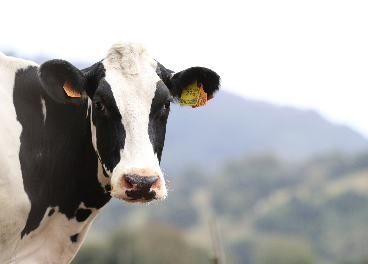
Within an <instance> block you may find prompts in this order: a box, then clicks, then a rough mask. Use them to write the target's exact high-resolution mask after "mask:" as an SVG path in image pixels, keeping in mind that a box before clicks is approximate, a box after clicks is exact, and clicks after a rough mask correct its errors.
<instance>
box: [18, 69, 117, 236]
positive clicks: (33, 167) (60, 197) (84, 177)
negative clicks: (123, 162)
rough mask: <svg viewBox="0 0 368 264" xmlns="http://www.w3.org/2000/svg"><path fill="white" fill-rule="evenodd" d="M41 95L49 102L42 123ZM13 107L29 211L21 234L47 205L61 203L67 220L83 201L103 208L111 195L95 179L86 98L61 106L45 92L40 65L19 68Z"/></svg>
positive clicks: (32, 226) (32, 225) (36, 221)
mask: <svg viewBox="0 0 368 264" xmlns="http://www.w3.org/2000/svg"><path fill="white" fill-rule="evenodd" d="M41 98H42V99H44V100H45V104H46V111H47V117H46V120H45V122H44V116H43V113H42V104H41ZM13 100H14V106H15V109H16V114H17V119H18V120H19V122H20V123H21V125H22V133H21V137H20V141H21V146H20V152H19V159H20V163H21V169H22V176H23V184H24V189H25V191H26V193H27V195H28V197H29V199H30V202H31V210H30V213H29V215H28V219H27V222H26V225H25V227H24V229H23V231H22V233H21V237H23V236H24V235H27V234H29V233H30V232H32V231H34V230H35V229H36V228H37V227H38V226H39V224H40V222H41V221H42V218H43V217H44V215H45V212H46V210H47V208H49V207H56V206H57V207H58V208H59V212H60V213H62V214H64V215H65V216H66V217H67V218H68V219H71V218H74V217H75V216H76V212H77V209H78V208H79V206H80V204H81V203H82V202H83V203H84V205H85V206H86V207H90V208H101V207H102V206H104V205H105V204H106V203H107V202H108V201H109V200H110V198H111V196H110V194H109V193H106V192H105V190H104V188H102V186H101V183H100V182H99V181H98V179H97V171H98V170H97V165H98V159H97V156H96V153H95V150H94V148H93V145H92V140H91V138H92V135H91V125H90V116H89V115H88V116H86V114H87V101H86V100H83V101H81V103H79V104H60V103H58V102H55V100H53V99H52V98H51V97H50V96H49V93H48V92H45V91H44V87H43V86H42V85H41V83H40V80H39V78H38V75H37V67H29V68H27V69H25V70H19V71H18V72H16V77H15V84H14V94H13Z"/></svg>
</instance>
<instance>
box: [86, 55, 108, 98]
mask: <svg viewBox="0 0 368 264" xmlns="http://www.w3.org/2000/svg"><path fill="white" fill-rule="evenodd" d="M83 72H84V76H85V82H84V90H85V91H86V93H87V95H88V96H89V97H90V98H91V99H92V98H93V96H94V94H95V92H96V90H97V88H98V86H99V85H100V82H101V81H102V80H103V78H104V77H105V76H106V69H105V67H104V66H103V64H102V63H101V62H98V63H95V64H94V65H92V66H91V67H89V68H87V69H84V70H83Z"/></svg>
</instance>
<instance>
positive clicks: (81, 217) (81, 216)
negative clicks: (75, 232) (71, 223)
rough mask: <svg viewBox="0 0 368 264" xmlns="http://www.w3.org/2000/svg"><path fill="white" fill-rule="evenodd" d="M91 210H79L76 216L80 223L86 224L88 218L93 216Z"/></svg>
mask: <svg viewBox="0 0 368 264" xmlns="http://www.w3.org/2000/svg"><path fill="white" fill-rule="evenodd" d="M91 213H92V211H91V209H84V208H81V209H78V211H77V213H76V214H75V216H76V218H77V221H78V222H84V221H86V220H87V218H88V217H89V216H90V215H91Z"/></svg>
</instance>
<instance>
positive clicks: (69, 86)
mask: <svg viewBox="0 0 368 264" xmlns="http://www.w3.org/2000/svg"><path fill="white" fill-rule="evenodd" d="M63 88H64V91H65V92H66V94H67V95H68V96H69V97H81V94H80V93H79V92H78V91H76V90H74V89H73V86H72V84H71V83H70V82H67V81H66V82H65V83H64V86H63Z"/></svg>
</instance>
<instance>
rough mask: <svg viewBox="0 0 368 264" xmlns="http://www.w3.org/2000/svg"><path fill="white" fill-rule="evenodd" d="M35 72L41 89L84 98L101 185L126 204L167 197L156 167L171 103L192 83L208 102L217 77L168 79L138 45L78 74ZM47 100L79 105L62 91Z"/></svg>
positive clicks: (195, 73)
mask: <svg viewBox="0 0 368 264" xmlns="http://www.w3.org/2000/svg"><path fill="white" fill-rule="evenodd" d="M57 65H58V66H57ZM39 72H40V79H41V81H42V83H43V86H44V87H45V88H46V89H50V87H51V86H56V83H57V85H58V86H64V88H65V84H67V85H66V86H67V89H72V90H74V91H75V92H77V93H80V94H81V95H82V97H83V96H84V97H86V98H87V100H88V105H89V112H88V113H89V115H88V118H90V120H91V122H90V123H91V134H92V139H91V140H92V143H93V146H94V148H95V151H96V153H97V156H98V158H99V160H100V162H101V165H102V170H103V174H104V175H105V177H106V178H105V180H102V181H101V180H100V181H101V182H103V185H104V187H106V186H108V185H110V186H111V195H112V196H113V197H116V198H119V199H123V200H125V201H129V202H136V201H139V202H148V201H152V200H154V199H162V198H165V197H166V195H167V191H166V187H165V181H164V176H163V173H162V171H161V169H160V166H159V163H160V159H161V154H162V150H163V146H164V140H165V132H166V122H167V118H168V115H169V110H170V103H171V102H172V101H173V98H176V99H177V98H178V97H180V95H181V92H182V90H183V88H184V87H186V86H187V85H189V84H190V83H191V82H193V81H194V80H196V79H197V81H198V82H201V83H203V86H204V90H205V91H206V92H207V93H208V96H212V94H213V93H214V92H215V91H216V90H217V89H218V86H219V77H218V75H217V74H216V73H214V72H213V71H211V70H209V69H206V68H200V67H195V68H190V69H188V70H185V71H182V72H179V73H176V74H173V73H172V72H171V71H169V70H167V69H165V68H164V67H163V66H162V65H160V64H159V63H157V62H156V61H154V60H152V59H151V58H150V57H149V56H148V54H147V52H146V49H145V47H144V46H143V45H141V44H138V43H117V44H115V45H114V46H112V47H111V48H110V50H109V52H108V54H107V56H106V57H105V59H103V60H102V61H101V62H99V63H96V64H94V65H93V66H91V67H89V68H87V69H85V70H83V71H79V70H77V69H76V68H75V67H74V66H72V65H70V64H69V63H67V62H65V61H49V62H46V63H44V64H43V65H41V67H40V70H39ZM50 75H52V76H53V78H50ZM49 93H51V92H49ZM51 96H53V97H54V99H55V100H59V101H60V100H62V101H63V102H64V101H65V100H67V101H70V102H73V101H74V102H77V100H79V101H80V100H83V99H80V98H68V96H67V95H66V93H65V91H64V90H63V89H62V88H60V89H58V91H57V92H55V91H52V95H51ZM106 182H108V183H107V184H106Z"/></svg>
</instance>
